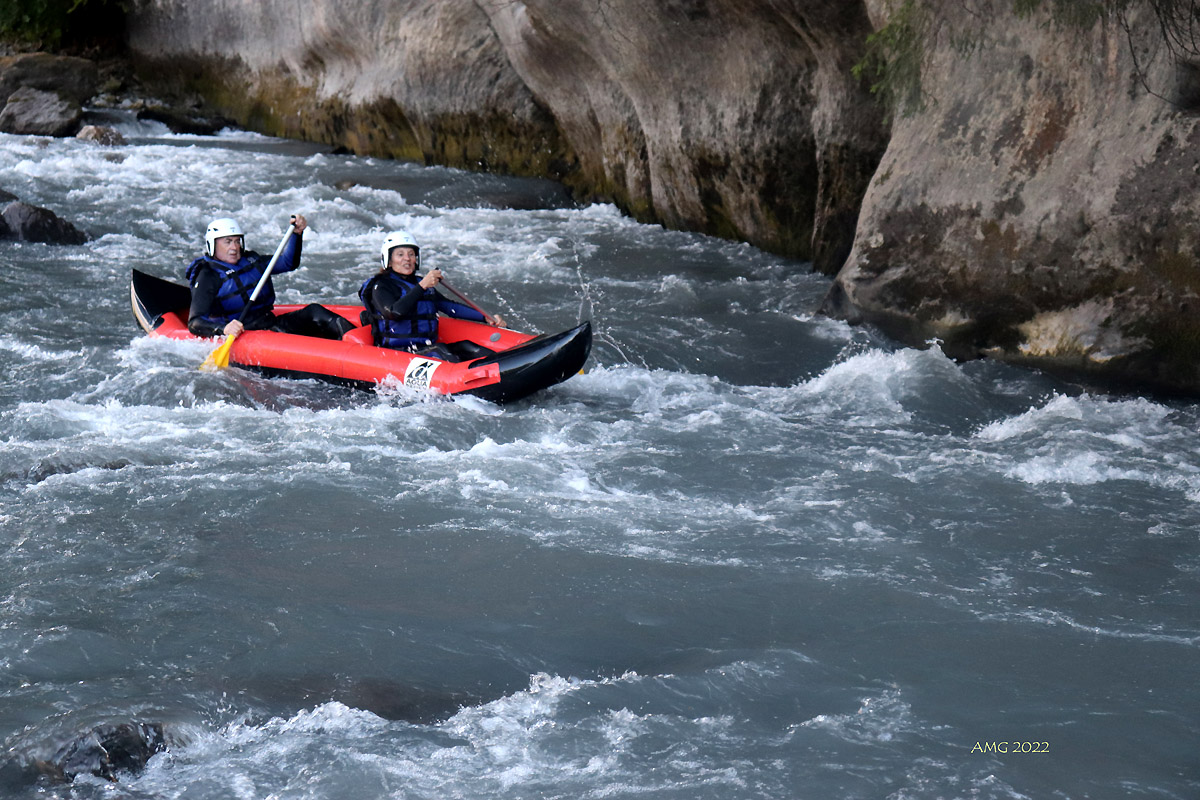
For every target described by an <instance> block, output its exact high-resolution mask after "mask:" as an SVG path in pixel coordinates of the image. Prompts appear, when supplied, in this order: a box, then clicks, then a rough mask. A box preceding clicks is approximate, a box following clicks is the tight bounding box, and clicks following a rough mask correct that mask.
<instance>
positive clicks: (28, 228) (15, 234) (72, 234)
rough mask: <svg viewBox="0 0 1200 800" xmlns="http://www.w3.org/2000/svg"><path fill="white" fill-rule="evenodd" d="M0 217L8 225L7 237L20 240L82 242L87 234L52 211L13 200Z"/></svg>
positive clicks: (51, 242)
mask: <svg viewBox="0 0 1200 800" xmlns="http://www.w3.org/2000/svg"><path fill="white" fill-rule="evenodd" d="M0 219H3V220H4V224H5V225H7V227H8V229H9V230H8V232H7V234H6V235H7V236H8V238H12V239H17V240H19V241H22V242H45V243H47V244H83V243H84V242H86V241H87V240H88V236H87V234H85V233H84V232H83V231H81V230H79V229H78V228H76V227H75V226H74V225H72V224H71V223H69V222H67V221H66V220H64V219H61V218H60V217H59V216H58V215H57V214H55V213H54V212H53V211H50V210H48V209H45V208H40V207H39V206H31V205H29V204H28V203H22V202H21V201H19V200H17V201H13V202H11V203H9V204H8V205H6V206H5V207H4V211H3V212H0Z"/></svg>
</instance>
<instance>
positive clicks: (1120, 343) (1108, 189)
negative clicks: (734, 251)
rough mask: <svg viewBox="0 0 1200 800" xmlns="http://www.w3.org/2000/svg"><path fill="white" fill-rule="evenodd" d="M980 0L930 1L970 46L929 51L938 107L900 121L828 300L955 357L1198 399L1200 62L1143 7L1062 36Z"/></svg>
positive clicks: (835, 309) (841, 310)
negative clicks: (970, 2)
mask: <svg viewBox="0 0 1200 800" xmlns="http://www.w3.org/2000/svg"><path fill="white" fill-rule="evenodd" d="M976 5H977V6H978V8H974V9H973V11H974V13H975V14H976V16H974V17H967V16H966V14H965V11H964V9H965V6H963V5H961V4H955V3H942V4H940V5H938V6H937V7H938V9H939V13H941V14H944V17H943V18H942V19H943V22H944V25H945V27H946V29H951V28H953V29H957V30H958V31H960V32H961V31H973V32H974V33H973V35H975V36H977V37H979V43H978V46H977V48H976V51H975V52H974V53H973V54H971V55H969V56H964V55H963V54H962V53H961V52H959V51H958V50H956V49H955V48H954V47H953V46H952V45H951V43H950V41H949V38H950V37H949V36H947V35H944V34H945V31H943V36H941V37H935V38H932V39H931V40H930V41H927V42H926V43H925V47H926V49H927V50H926V51H927V53H928V59H927V62H926V69H925V78H924V80H925V89H926V91H927V96H928V98H929V99H930V102H929V103H928V104H927V106H926V108H925V109H924V110H922V111H920V112H918V113H915V114H912V115H909V116H899V117H897V118H896V120H895V123H894V125H893V128H892V136H891V140H890V142H889V145H888V149H887V152H886V154H885V155H884V157H883V160H882V162H881V163H880V165H879V169H878V171H877V172H876V174H875V176H874V179H873V180H872V181H871V184H870V188H869V189H868V191H867V193H866V196H865V199H864V201H863V207H862V213H861V217H860V222H859V228H858V234H857V238H856V240H855V243H854V248H853V251H852V253H851V254H850V258H849V260H848V261H847V263H846V265H845V267H844V268H843V269H842V271H841V272H840V274H839V275H838V276H837V280H836V285H835V287H834V290H833V291H832V292H831V294H830V298H829V299H828V300H827V303H826V310H828V311H830V312H832V313H836V314H842V315H844V316H847V317H849V318H852V319H861V320H867V321H870V322H874V323H876V324H878V325H880V326H881V327H883V328H884V329H885V330H887V331H888V332H890V333H892V334H893V335H896V336H898V337H900V338H901V339H903V340H905V341H908V342H911V343H914V344H919V343H920V342H922V341H924V340H927V339H930V338H935V337H936V338H938V339H941V340H942V341H943V343H944V344H943V347H944V348H945V349H946V350H947V352H950V353H953V354H955V355H959V356H963V357H972V356H977V355H981V354H983V355H991V356H996V357H999V358H1003V359H1006V360H1010V361H1016V362H1023V363H1030V364H1035V365H1039V366H1044V367H1049V368H1052V369H1064V370H1068V371H1073V372H1080V373H1084V374H1088V375H1092V376H1100V377H1104V378H1112V379H1114V380H1118V381H1128V382H1133V383H1136V384H1137V385H1140V386H1146V385H1152V386H1156V387H1159V388H1163V389H1169V390H1170V389H1182V390H1186V391H1191V392H1194V391H1198V390H1200V347H1197V344H1198V342H1200V314H1198V313H1197V312H1200V264H1198V263H1197V253H1198V245H1200V225H1198V220H1200V217H1198V216H1197V214H1198V212H1200V191H1198V189H1200V116H1198V115H1197V113H1196V112H1197V110H1200V104H1196V102H1195V100H1196V93H1195V91H1194V89H1195V86H1194V85H1193V84H1194V83H1195V70H1189V69H1188V68H1187V67H1188V65H1187V64H1186V62H1185V61H1183V62H1181V60H1180V59H1181V56H1180V54H1177V53H1175V54H1173V53H1171V52H1170V51H1169V50H1168V48H1166V47H1164V45H1163V43H1162V42H1161V40H1159V39H1158V32H1157V27H1156V22H1155V21H1154V20H1153V19H1152V18H1151V17H1150V16H1149V14H1148V13H1146V12H1138V13H1131V14H1130V15H1129V16H1128V17H1126V18H1125V19H1124V20H1123V21H1122V20H1111V21H1109V22H1108V23H1098V24H1096V25H1094V26H1088V27H1087V28H1070V27H1063V26H1058V25H1055V24H1054V23H1052V22H1050V21H1049V20H1048V19H1047V18H1046V17H1036V16H1035V17H1033V18H1030V19H1025V20H1021V19H1018V18H1016V17H1014V16H1013V15H1012V14H1011V5H1010V4H1007V5H1006V4H1004V3H1002V2H999V0H996V1H995V2H991V3H988V2H983V3H979V4H976ZM879 6H880V7H879V8H878V9H876V12H877V16H878V19H877V22H879V23H882V22H883V21H884V20H885V19H886V16H885V14H884V12H883V8H884V6H883V4H882V3H880V4H879ZM956 15H957V16H956ZM981 19H983V20H989V22H988V23H986V24H982V26H981V23H980V22H979V20H981ZM1122 22H1124V23H1125V24H1122ZM1131 44H1132V45H1133V48H1135V49H1134V50H1131ZM1134 53H1136V54H1137V55H1138V59H1137V60H1136V61H1135V59H1134ZM1189 98H1190V99H1189ZM1189 103H1190V104H1191V107H1189V106H1188V104H1189Z"/></svg>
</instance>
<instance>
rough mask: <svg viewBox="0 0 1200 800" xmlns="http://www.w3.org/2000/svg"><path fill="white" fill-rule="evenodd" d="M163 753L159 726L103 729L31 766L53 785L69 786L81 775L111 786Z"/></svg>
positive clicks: (128, 725)
mask: <svg viewBox="0 0 1200 800" xmlns="http://www.w3.org/2000/svg"><path fill="white" fill-rule="evenodd" d="M166 749H167V740H166V736H165V735H164V733H163V726H162V725H161V724H160V723H156V722H133V723H121V724H117V725H105V726H101V727H98V728H94V729H93V730H90V731H88V732H87V733H85V734H83V735H81V736H79V737H78V738H77V739H75V740H73V741H71V742H68V743H67V744H66V745H64V746H63V747H61V748H59V750H58V751H57V752H56V753H55V754H54V756H53V757H51V758H50V759H48V760H40V759H38V760H34V761H33V763H32V766H33V768H34V769H35V770H36V771H37V772H38V773H40V774H42V775H45V776H47V777H48V778H49V779H50V780H52V781H56V782H69V781H72V780H74V779H75V778H76V777H77V776H79V775H84V774H91V775H95V776H96V777H98V778H104V779H106V780H109V781H114V782H115V781H117V780H118V778H119V775H120V773H122V772H129V773H134V774H136V773H138V772H141V771H142V770H143V769H145V767H146V762H147V761H149V760H150V758H151V756H153V755H155V754H156V753H161V752H163V751H165V750H166Z"/></svg>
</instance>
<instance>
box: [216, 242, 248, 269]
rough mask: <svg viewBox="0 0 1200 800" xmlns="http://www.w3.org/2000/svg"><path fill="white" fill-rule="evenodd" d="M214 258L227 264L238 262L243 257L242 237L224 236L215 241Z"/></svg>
mask: <svg viewBox="0 0 1200 800" xmlns="http://www.w3.org/2000/svg"><path fill="white" fill-rule="evenodd" d="M213 258H215V259H217V261H224V262H225V263H226V264H236V263H237V262H238V261H240V260H241V258H242V237H241V236H222V237H220V238H218V239H217V240H216V241H215V242H213Z"/></svg>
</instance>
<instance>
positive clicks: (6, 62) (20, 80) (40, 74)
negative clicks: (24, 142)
mask: <svg viewBox="0 0 1200 800" xmlns="http://www.w3.org/2000/svg"><path fill="white" fill-rule="evenodd" d="M99 82H100V71H99V69H98V68H97V66H96V65H95V64H94V63H93V62H91V61H88V60H87V59H86V58H75V57H74V56H58V55H52V54H50V53H22V54H20V55H14V56H5V57H0V104H2V103H4V102H5V101H6V100H8V96H9V95H10V94H12V93H13V92H15V91H16V90H17V89H20V88H22V87H28V88H31V89H41V90H42V91H44V92H56V93H58V94H61V95H63V96H64V97H67V98H70V99H71V100H74V101H75V103H77V104H79V105H82V104H83V103H85V102H87V101H88V99H90V98H91V97H92V96H93V95H94V94H96V89H97V87H98V85H99Z"/></svg>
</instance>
